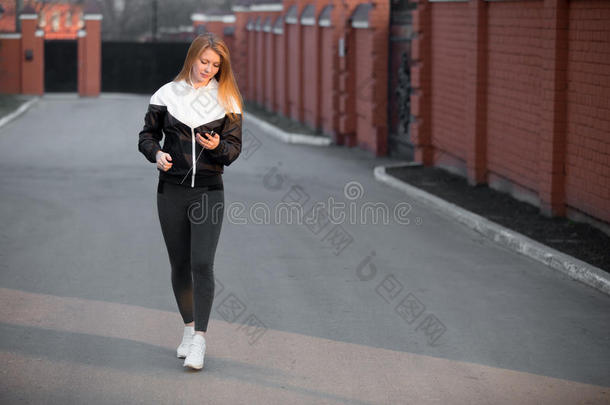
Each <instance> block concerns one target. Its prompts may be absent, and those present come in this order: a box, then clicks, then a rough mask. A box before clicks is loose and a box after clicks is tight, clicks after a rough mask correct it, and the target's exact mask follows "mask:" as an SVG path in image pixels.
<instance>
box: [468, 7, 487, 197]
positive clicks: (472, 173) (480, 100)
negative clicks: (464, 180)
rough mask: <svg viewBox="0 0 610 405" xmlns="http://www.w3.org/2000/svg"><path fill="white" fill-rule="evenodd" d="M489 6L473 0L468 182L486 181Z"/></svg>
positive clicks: (470, 43)
mask: <svg viewBox="0 0 610 405" xmlns="http://www.w3.org/2000/svg"><path fill="white" fill-rule="evenodd" d="M487 7H488V3H487V2H486V1H484V0H471V1H470V2H469V3H468V8H469V19H470V24H469V27H468V28H469V31H470V32H469V34H470V38H469V41H468V42H467V43H468V47H469V49H468V53H467V57H466V83H465V88H466V94H468V97H467V98H466V99H467V104H466V106H465V117H464V118H465V132H466V139H465V141H466V148H465V149H466V168H467V177H468V183H469V184H470V185H476V184H481V183H487V101H486V95H487Z"/></svg>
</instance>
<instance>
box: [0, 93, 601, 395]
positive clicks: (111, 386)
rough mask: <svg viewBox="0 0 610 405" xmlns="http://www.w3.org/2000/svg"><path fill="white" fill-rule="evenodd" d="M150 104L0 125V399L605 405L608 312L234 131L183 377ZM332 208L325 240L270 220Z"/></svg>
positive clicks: (367, 176) (595, 298) (574, 290)
mask: <svg viewBox="0 0 610 405" xmlns="http://www.w3.org/2000/svg"><path fill="white" fill-rule="evenodd" d="M147 100H148V98H147V97H139V96H106V95H105V96H102V97H100V98H97V99H83V100H79V99H77V98H76V97H49V96H46V97H44V98H43V99H41V100H40V101H39V102H38V103H36V104H35V105H34V106H33V107H32V108H31V109H30V110H29V111H28V112H26V113H25V114H24V115H22V116H20V117H19V118H18V119H16V120H14V121H12V122H10V123H9V124H7V125H6V126H4V127H2V128H0V151H2V152H3V153H2V158H1V159H0V170H1V171H2V176H0V195H1V196H2V197H1V198H0V219H1V221H2V227H0V242H1V243H0V256H1V260H0V328H1V329H2V332H1V336H2V338H1V339H0V342H1V345H2V350H1V351H0V361H2V363H3V364H4V367H3V370H2V378H1V379H0V381H1V382H0V400H2V402H4V403H30V402H35V403H38V402H49V403H66V404H69V403H84V402H87V403H91V404H98V403H147V404H149V403H184V402H185V401H198V402H200V403H220V404H233V403H236V404H237V403H261V404H267V403H292V404H314V403H315V404H320V403H324V404H336V403H349V404H352V403H353V404H437V403H438V404H449V403H450V404H530V403H531V404H540V403H548V404H579V403H581V404H605V403H608V402H609V401H610V367H608V359H610V333H609V332H610V297H608V296H606V295H604V294H602V293H600V292H598V291H596V290H593V289H591V288H589V287H587V286H585V285H582V284H580V283H578V282H575V281H572V280H570V279H569V278H568V277H567V276H564V275H562V274H559V273H557V272H554V271H552V270H550V269H549V268H547V267H546V266H544V265H542V264H540V263H537V262H534V261H533V260H530V259H528V258H525V257H522V256H520V255H518V254H516V253H513V252H510V251H508V250H505V249H503V248H500V247H498V246H496V245H494V244H493V243H491V242H489V241H488V240H487V239H485V238H482V237H481V236H479V235H477V234H476V233H474V232H471V231H469V230H467V229H466V228H464V227H462V226H460V225H459V224H456V223H454V222H452V221H450V220H447V219H445V218H443V217H441V216H438V215H437V214H435V213H434V211H431V210H429V209H428V208H427V207H425V206H421V205H418V204H417V203H416V202H414V201H404V198H405V197H404V194H402V193H401V192H398V191H395V190H393V189H391V188H388V187H386V186H384V185H383V184H380V183H378V182H376V181H375V179H374V178H373V172H372V168H373V167H374V166H377V165H380V164H386V163H391V162H392V160H391V159H373V158H371V157H370V156H369V155H368V153H366V152H363V151H359V150H355V149H351V150H350V149H349V148H343V147H335V146H331V147H319V146H304V145H289V144H285V143H282V142H279V141H277V140H276V139H275V138H271V137H268V136H266V135H265V134H264V133H257V132H255V131H253V130H252V129H251V127H249V126H248V125H247V123H246V131H245V134H244V140H245V147H244V152H243V154H242V156H241V157H240V159H238V161H236V162H235V163H234V164H233V165H231V166H229V167H227V168H226V172H225V176H224V178H225V198H226V203H227V207H226V211H225V213H226V214H227V215H226V216H225V222H224V224H223V231H222V234H221V239H220V241H219V246H218V251H217V256H216V264H215V274H216V280H217V289H216V293H217V295H216V298H215V301H214V308H213V311H212V319H211V320H210V328H209V333H208V334H207V338H206V340H207V343H208V351H207V355H206V365H205V369H204V370H203V371H202V372H199V373H197V372H189V371H187V370H185V369H183V368H182V365H181V364H182V363H181V361H180V360H178V359H177V358H176V357H175V347H176V345H177V343H178V342H179V338H180V334H181V324H180V319H179V316H178V314H177V311H176V307H175V303H174V300H173V295H172V292H171V287H170V281H169V262H168V259H167V254H166V252H165V246H164V244H163V240H162V236H161V230H160V227H159V223H158V219H157V216H156V203H155V192H156V177H157V172H156V169H155V168H154V165H153V164H151V163H149V162H147V161H146V160H145V158H144V157H143V156H142V155H141V154H140V153H139V152H138V150H137V133H138V132H139V130H140V129H141V126H142V123H143V117H144V112H145V109H146V103H147ZM246 122H247V121H246ZM346 186H347V187H346ZM330 197H332V198H334V200H335V202H344V203H346V207H345V208H344V209H341V208H340V207H339V208H337V210H336V211H335V213H339V214H340V213H341V212H343V213H345V214H346V218H345V220H344V221H342V222H341V223H339V224H337V225H336V226H335V225H334V224H333V223H326V225H325V226H324V222H322V221H319V222H317V223H315V224H310V225H309V226H308V225H306V224H299V223H288V221H287V219H286V215H284V216H283V217H280V218H279V220H275V219H274V218H273V215H274V214H275V213H277V212H279V211H278V209H277V208H278V207H279V206H280V203H281V202H282V201H283V200H284V201H289V200H291V201H294V200H299V201H301V203H302V206H303V207H304V209H305V211H308V210H309V209H310V208H311V207H313V206H314V203H315V202H321V203H324V204H326V206H328V201H329V198H330ZM365 202H367V203H369V206H370V204H377V205H376V207H378V208H379V211H378V212H382V211H383V210H384V209H387V210H388V212H390V213H391V215H390V217H389V222H388V223H387V224H384V223H377V224H371V223H370V221H371V215H370V211H366V210H365V209H364V208H362V206H363V204H364V203H365ZM405 202H406V203H408V204H410V206H406V205H404V203H405ZM401 203H403V205H400V204H401ZM255 204H256V205H255ZM256 207H258V208H256ZM401 208H402V211H401ZM350 209H352V211H350ZM266 210H268V212H269V213H270V214H271V218H270V219H269V220H268V221H265V220H262V221H258V220H257V219H260V218H263V217H264V215H263V214H264V212H265V211H266ZM350 212H353V213H356V214H358V215H357V216H359V215H360V214H361V213H364V214H365V218H366V219H367V221H368V222H367V223H364V221H362V220H361V219H360V218H355V219H354V218H353V217H351V216H350ZM366 212H369V214H366ZM405 219H409V223H408V224H406V223H405V222H406V221H405ZM295 221H296V220H295ZM257 222H258V223H257ZM260 222H262V223H260Z"/></svg>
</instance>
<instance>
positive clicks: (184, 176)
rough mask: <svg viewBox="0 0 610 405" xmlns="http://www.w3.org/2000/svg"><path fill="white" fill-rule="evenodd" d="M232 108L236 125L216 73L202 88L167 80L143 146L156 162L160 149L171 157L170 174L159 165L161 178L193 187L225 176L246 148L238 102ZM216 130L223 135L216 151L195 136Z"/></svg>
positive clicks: (154, 101) (152, 108)
mask: <svg viewBox="0 0 610 405" xmlns="http://www.w3.org/2000/svg"><path fill="white" fill-rule="evenodd" d="M231 112H235V113H236V114H237V118H238V119H237V121H235V122H232V123H231V122H229V117H228V115H227V112H226V111H225V110H224V108H223V107H222V106H221V105H220V104H219V103H218V81H217V80H216V78H214V77H213V78H211V79H210V81H209V82H208V84H207V85H206V86H205V87H200V88H198V89H196V88H194V87H193V86H192V85H190V84H188V83H187V82H186V81H184V80H181V81H178V82H174V81H172V82H169V83H166V84H165V85H163V86H162V87H161V88H160V89H159V90H157V91H156V92H155V94H153V95H152V97H151V98H150V102H149V105H148V111H147V112H146V115H145V116H144V128H143V129H142V131H140V134H139V141H138V150H139V151H140V152H142V154H143V155H144V156H146V159H148V161H150V162H151V163H156V161H157V160H156V153H157V152H158V151H159V150H163V151H164V152H166V153H169V154H170V155H171V157H172V163H173V165H172V168H171V169H169V170H168V171H167V172H165V171H163V170H161V169H157V170H159V178H160V179H161V180H165V181H169V182H172V183H176V184H183V185H190V187H195V186H199V185H207V184H209V182H210V179H218V178H219V177H221V176H220V175H221V174H222V173H223V172H224V166H228V165H230V164H231V163H232V162H233V161H234V160H235V159H237V157H238V156H239V154H240V152H241V143H242V142H241V138H242V136H241V132H242V114H241V110H239V107H238V105H237V103H235V102H233V108H232V110H231ZM211 130H214V131H215V132H216V133H217V134H218V135H219V136H220V143H219V144H218V146H217V147H216V148H215V149H212V150H210V149H205V148H203V147H202V146H201V145H199V143H198V142H197V141H196V139H195V134H201V135H202V136H203V137H204V138H205V133H206V132H208V133H210V132H211ZM163 135H165V141H164V143H163V147H161V145H160V144H159V142H160V141H161V138H162V137H163ZM193 162H195V164H193Z"/></svg>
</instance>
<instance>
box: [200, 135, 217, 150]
mask: <svg viewBox="0 0 610 405" xmlns="http://www.w3.org/2000/svg"><path fill="white" fill-rule="evenodd" d="M197 143H199V145H201V146H203V147H204V148H206V149H216V147H217V146H218V144H219V143H220V136H219V135H218V134H217V133H214V136H210V134H209V133H208V132H206V133H205V138H204V137H203V136H201V135H200V134H197Z"/></svg>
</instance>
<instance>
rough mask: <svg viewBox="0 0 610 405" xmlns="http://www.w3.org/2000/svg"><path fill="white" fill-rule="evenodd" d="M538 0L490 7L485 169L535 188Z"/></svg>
mask: <svg viewBox="0 0 610 405" xmlns="http://www.w3.org/2000/svg"><path fill="white" fill-rule="evenodd" d="M542 10H543V2H542V1H522V2H496V3H490V4H489V10H488V17H489V20H488V32H489V37H488V49H489V52H488V79H487V80H488V87H487V100H488V101H487V102H488V104H487V140H488V141H487V153H488V170H489V171H491V172H493V173H495V174H497V175H500V176H502V177H504V178H507V179H509V180H511V181H513V182H516V183H519V184H520V185H522V186H524V187H527V188H529V189H531V190H532V191H534V192H535V190H537V188H538V187H537V186H538V179H537V170H536V169H537V159H538V158H539V155H538V133H539V120H540V116H539V114H540V108H541V101H542V99H541V96H542V87H541V78H542V71H541V69H542V59H541V56H540V54H541V48H542V46H541V45H542V44H541V41H542V30H543V28H542V24H541V17H542V12H543V11H542Z"/></svg>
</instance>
